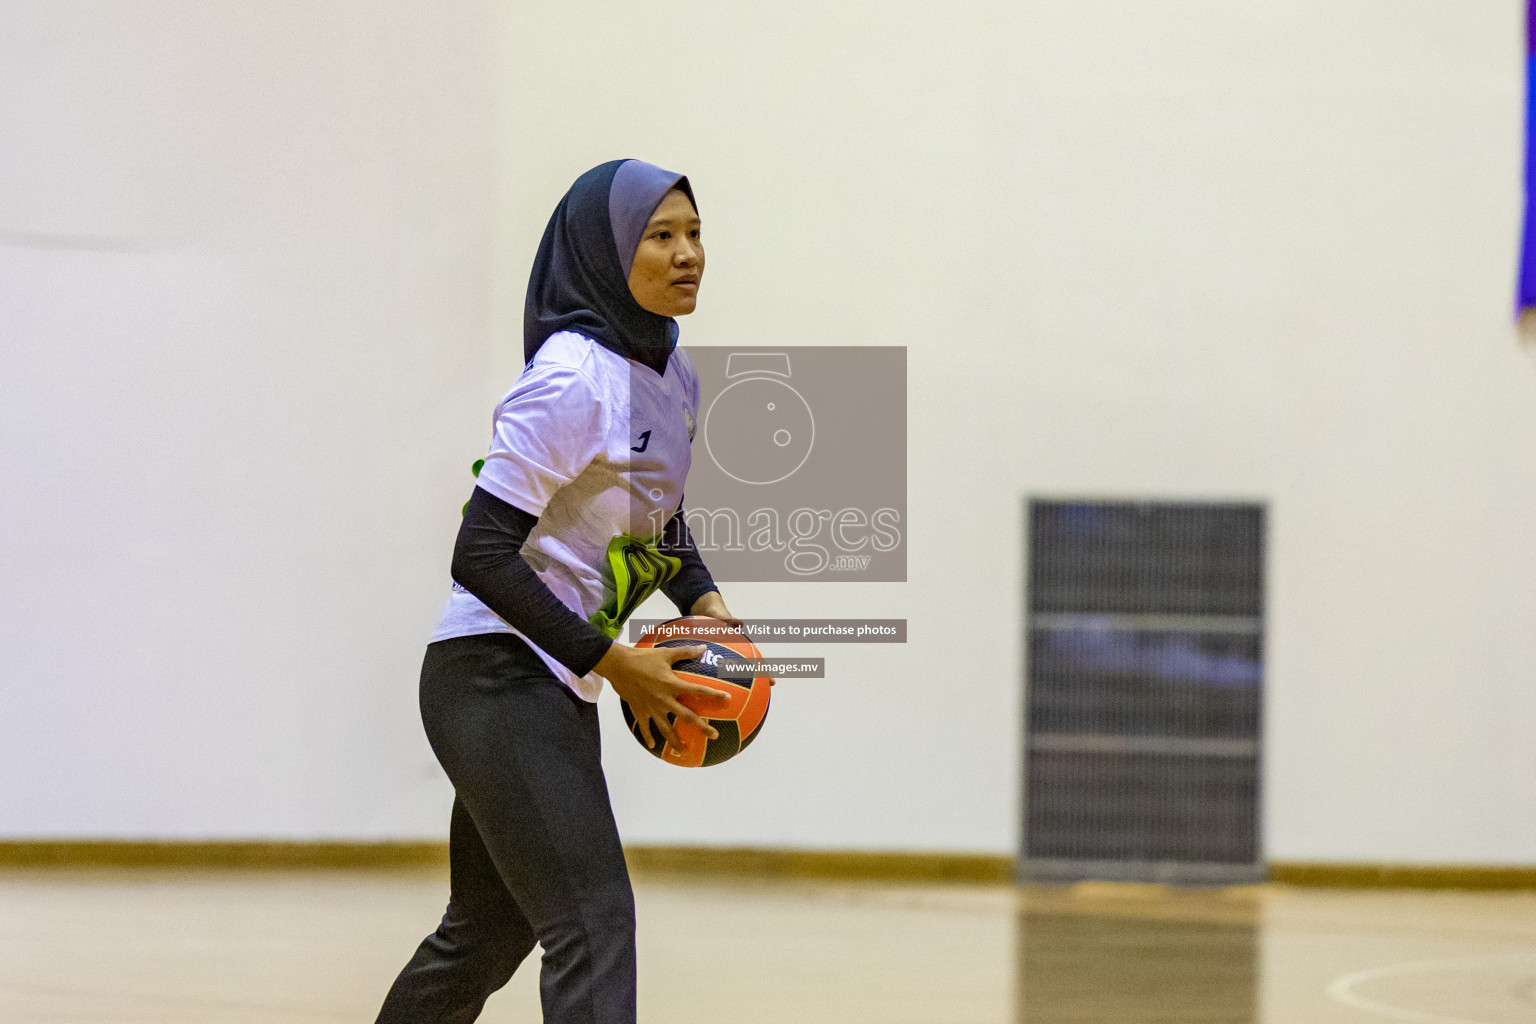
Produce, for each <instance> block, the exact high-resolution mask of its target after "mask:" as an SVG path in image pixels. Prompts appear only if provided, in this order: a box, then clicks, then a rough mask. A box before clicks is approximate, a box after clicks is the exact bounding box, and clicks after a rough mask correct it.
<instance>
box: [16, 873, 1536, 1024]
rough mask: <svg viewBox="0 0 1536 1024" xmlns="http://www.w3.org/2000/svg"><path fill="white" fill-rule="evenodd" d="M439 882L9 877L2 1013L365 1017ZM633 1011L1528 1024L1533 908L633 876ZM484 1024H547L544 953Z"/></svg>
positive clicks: (648, 1016)
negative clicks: (637, 928)
mask: <svg viewBox="0 0 1536 1024" xmlns="http://www.w3.org/2000/svg"><path fill="white" fill-rule="evenodd" d="M445 883H446V880H445V879H444V878H443V877H442V876H441V875H439V874H437V873H395V874H391V873H382V872H380V873H363V872H359V873H348V872H341V871H336V872H315V873H307V874H305V873H279V872H272V873H260V872H243V873H242V872H214V871H207V872H186V871H182V872H172V871H141V872H136V873H135V872H66V871H52V872H42V871H12V872H9V873H3V874H0V1021H5V1022H7V1024H11V1022H14V1024H77V1022H78V1024H86V1022H89V1024H149V1022H154V1024H211V1022H219V1024H222V1022H231V1024H256V1022H263V1024H266V1022H272V1024H321V1022H325V1024H331V1022H341V1021H365V1020H370V1019H372V1015H373V1013H374V1011H375V1009H376V1008H377V1004H378V1001H379V999H380V998H381V997H382V995H383V992H384V989H385V988H386V987H387V986H388V984H389V982H390V980H391V979H392V977H393V975H394V973H395V971H396V970H398V969H399V967H400V965H401V964H402V963H403V962H404V960H405V958H406V957H407V956H408V955H409V954H410V951H411V950H412V948H413V947H414V946H415V943H416V942H417V941H418V940H419V939H420V937H421V935H422V934H423V933H424V932H426V931H427V930H428V929H429V928H430V927H431V926H432V924H433V923H435V920H436V917H437V915H438V914H439V913H440V912H441V904H442V901H443V898H444V895H445ZM637 895H638V902H639V909H640V920H641V932H640V942H641V974H642V982H641V1007H642V1013H641V1019H642V1020H646V1021H653V1022H660V1021H667V1020H673V1021H675V1020H685V1021H686V1020H711V1021H723V1022H730V1024H767V1022H770V1021H771V1022H775V1024H823V1022H826V1024H833V1022H835V1024H865V1022H868V1024H875V1022H879V1024H1110V1022H1113V1024H1141V1022H1168V1024H1174V1022H1185V1024H1208V1022H1210V1024H1214V1022H1232V1024H1237V1022H1245V1024H1246V1022H1249V1021H1254V1022H1264V1024H1350V1022H1357V1024H1363V1022H1367V1021H1383V1020H1399V1021H1416V1022H1418V1024H1515V1022H1524V1024H1532V1022H1536V894H1503V895H1491V894H1473V893H1405V892H1380V893H1373V892H1342V891H1341V892H1328V891H1322V890H1298V889H1287V888H1283V887H1277V886H1262V887H1242V888H1236V889H1223V890H1204V891H1175V890H1167V889H1163V888H1160V887H1155V886H1122V885H1102V884H1084V885H1079V886H1074V887H1070V888H1045V887H1040V888H1029V889H1012V888H1007V887H984V886H954V887H902V886H892V885H853V884H832V883H804V882H799V883H770V882H724V881H720V880H701V881H690V880H687V879H680V878H676V877H646V878H640V879H638V880H637ZM481 1019H482V1020H484V1021H486V1022H489V1024H509V1022H526V1024H532V1022H537V1021H538V1020H539V1010H538V995H537V971H536V964H534V963H532V962H530V963H529V964H527V965H525V967H524V968H523V970H521V971H519V972H518V975H517V976H516V977H515V978H514V979H513V981H512V984H511V985H509V986H508V987H507V989H506V990H505V991H503V992H502V993H500V994H498V995H497V996H496V998H494V999H493V1000H492V1001H491V1003H490V1005H489V1006H488V1007H487V1010H486V1013H485V1015H484V1017H482V1018H481Z"/></svg>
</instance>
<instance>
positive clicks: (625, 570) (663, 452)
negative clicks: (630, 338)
mask: <svg viewBox="0 0 1536 1024" xmlns="http://www.w3.org/2000/svg"><path fill="white" fill-rule="evenodd" d="M698 411H699V378H698V375H697V373H695V371H694V368H693V360H692V359H690V358H689V357H688V355H687V353H685V352H684V351H683V350H682V349H673V350H672V354H671V356H670V357H669V358H668V360H667V367H666V373H665V374H657V373H656V372H655V371H654V370H652V369H651V368H650V367H647V366H643V365H641V364H640V363H637V362H633V361H631V360H629V359H625V358H624V357H623V356H621V355H619V354H618V353H617V352H614V351H612V350H610V349H607V348H604V347H603V346H602V345H600V344H598V343H597V342H595V341H593V340H592V339H591V338H588V337H585V336H584V335H580V334H576V333H574V332H571V331H562V332H560V333H559V334H554V335H551V336H550V337H549V339H548V340H547V341H545V342H544V344H543V345H542V346H541V347H540V348H539V351H538V352H537V353H535V355H534V357H533V360H532V361H531V362H530V363H529V364H528V365H527V366H525V367H524V368H523V373H522V376H520V377H519V378H518V380H517V384H516V385H515V386H514V387H513V388H512V390H511V391H510V392H508V393H507V395H506V397H505V398H503V399H502V400H501V401H500V403H498V404H497V406H496V413H495V417H494V421H493V426H492V436H491V448H490V451H489V452H488V453H487V454H486V456H485V466H484V467H483V468H482V469H481V470H480V476H479V481H478V483H479V486H480V487H482V488H484V489H485V490H486V491H488V492H490V493H491V494H493V495H495V496H496V497H498V498H500V499H501V500H502V501H505V502H507V503H508V504H511V505H515V506H517V507H518V508H520V509H522V510H523V511H525V512H529V513H531V514H533V515H536V516H538V517H539V522H538V525H537V526H536V527H534V529H533V532H532V533H530V534H529V535H528V540H527V542H526V543H525V544H524V545H523V559H524V560H525V561H527V563H528V564H529V566H531V567H532V568H533V570H534V572H536V573H538V575H539V578H540V579H541V580H543V581H544V584H545V585H546V586H547V587H549V589H550V590H551V591H552V592H553V593H554V595H555V596H556V597H557V598H559V599H560V600H561V601H563V602H564V603H565V605H566V606H567V607H568V608H570V609H572V610H573V611H575V612H576V613H577V614H578V615H580V616H581V617H582V618H584V619H586V620H588V621H589V622H592V623H593V624H594V625H595V626H597V627H598V628H599V629H600V630H602V631H603V632H605V633H607V634H608V635H609V636H614V637H617V635H618V632H619V627H620V626H621V625H622V623H623V620H624V619H625V618H626V617H627V616H628V615H629V613H630V612H632V611H633V610H634V608H635V606H636V605H638V604H639V603H640V601H642V600H644V599H645V597H647V596H649V594H650V593H652V592H653V591H654V590H655V589H656V586H657V583H656V581H655V580H654V579H652V578H649V577H648V574H649V573H652V572H653V571H654V570H655V568H656V567H657V562H656V559H657V558H658V557H661V556H658V555H657V553H656V550H655V546H656V541H657V540H658V539H659V538H660V535H661V532H662V529H663V528H664V527H665V526H666V523H667V520H669V519H671V518H672V515H673V513H674V512H676V511H677V508H678V505H679V504H680V503H681V501H682V497H683V484H684V481H686V480H687V478H688V467H689V465H690V463H691V461H692V454H691V451H690V442H691V441H692V439H693V432H694V423H695V422H696V420H697V417H698ZM661 575H663V576H665V575H666V573H662V574H661ZM476 633H515V634H517V635H518V636H522V634H521V633H518V631H517V630H516V629H513V628H512V627H511V626H509V625H508V624H507V623H506V621H505V620H503V619H502V618H501V617H500V616H498V615H497V614H496V613H495V612H493V611H491V610H490V609H489V608H487V607H486V606H485V604H483V603H482V602H481V601H480V600H479V598H477V597H475V596H474V595H473V594H471V593H470V592H469V591H467V590H465V589H464V588H463V587H461V586H459V585H458V584H457V583H455V584H454V586H453V592H452V594H451V595H450V596H449V598H448V605H447V607H446V608H444V609H443V615H442V618H441V619H440V620H439V621H438V624H437V629H436V630H435V631H434V632H433V634H432V639H433V640H447V639H449V638H450V637H456V636H469V635H472V634H476ZM523 639H524V640H528V638H527V637H523ZM528 644H529V646H530V647H532V648H533V649H534V651H536V652H537V653H538V655H539V657H540V658H541V659H543V661H544V663H545V664H546V665H548V666H549V670H550V671H551V672H553V673H554V674H555V677H556V678H557V679H559V680H561V681H562V682H564V683H565V684H566V685H567V686H569V687H570V688H571V689H573V690H575V691H576V693H577V694H579V695H580V696H581V697H582V698H584V699H585V700H588V701H594V702H595V701H596V700H597V696H598V694H599V693H601V692H602V687H603V680H602V677H601V676H599V675H597V674H596V673H595V672H590V673H588V674H587V675H585V676H580V677H578V676H577V675H576V674H575V673H573V672H572V671H571V670H570V669H568V668H566V667H565V666H564V665H562V664H560V663H559V662H558V661H556V660H555V659H554V658H553V657H552V656H551V655H549V654H547V653H545V652H544V651H542V650H540V649H539V647H538V645H537V644H535V643H533V642H532V641H531V640H528Z"/></svg>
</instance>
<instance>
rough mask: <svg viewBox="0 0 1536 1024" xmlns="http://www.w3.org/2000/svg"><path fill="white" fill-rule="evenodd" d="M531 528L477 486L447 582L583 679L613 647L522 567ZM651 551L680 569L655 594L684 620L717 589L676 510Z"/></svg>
mask: <svg viewBox="0 0 1536 1024" xmlns="http://www.w3.org/2000/svg"><path fill="white" fill-rule="evenodd" d="M538 522H539V518H538V516H535V515H534V514H532V513H531V512H525V511H524V510H523V509H520V508H518V507H517V506H516V505H512V504H509V503H508V502H505V501H502V500H501V499H500V498H498V497H496V496H495V495H494V494H491V493H490V492H489V491H486V490H484V489H483V488H480V487H476V488H475V491H474V493H473V494H472V495H470V499H469V504H468V505H467V506H465V509H464V521H463V522H462V523H461V524H460V526H459V536H458V539H457V541H455V543H454V546H453V566H452V573H453V579H454V581H455V582H456V583H458V584H459V585H460V586H461V587H463V588H464V589H465V590H467V591H469V592H470V593H471V594H473V595H474V596H475V597H477V598H479V600H480V601H481V602H482V603H484V604H485V606H486V607H487V608H489V609H490V610H491V611H493V612H495V613H496V614H497V615H498V616H500V617H501V618H502V619H503V620H504V621H505V622H506V623H507V624H508V625H511V626H513V627H515V628H516V629H517V630H518V632H520V633H522V634H523V635H524V636H526V637H527V638H528V639H530V640H532V641H533V642H534V643H535V644H537V645H538V646H539V647H540V648H542V649H543V650H545V651H547V652H548V653H549V654H550V655H552V656H553V657H554V658H555V660H557V661H559V662H560V664H562V665H564V666H565V667H566V668H568V669H570V670H571V671H572V672H574V673H575V674H576V675H578V676H584V675H586V674H587V673H588V672H590V671H592V669H593V668H594V667H596V665H597V663H598V662H599V661H601V660H602V657H603V655H604V654H606V653H608V648H609V647H610V646H611V645H612V643H613V641H611V640H610V639H609V638H608V637H606V636H604V635H603V634H602V633H601V632H599V631H598V630H597V628H596V627H594V626H593V625H592V624H591V623H589V622H587V621H586V620H585V619H583V618H582V617H581V616H580V615H578V614H577V613H576V612H574V611H572V610H571V609H570V608H568V607H566V605H565V603H564V602H563V601H561V600H560V599H559V598H558V597H556V596H555V595H554V594H553V593H552V592H551V591H550V589H549V587H547V586H545V585H544V581H543V580H541V579H539V576H538V574H537V573H535V572H534V571H533V569H532V568H531V567H530V566H529V565H528V563H527V562H525V561H524V560H523V557H522V548H523V542H524V541H526V540H527V539H528V535H529V534H530V533H532V532H533V528H534V527H535V526H537V525H538ZM658 546H659V547H660V549H661V550H662V551H663V552H664V553H665V554H668V555H671V556H672V557H674V558H677V559H679V560H680V561H681V562H682V563H683V564H682V569H681V570H680V571H679V572H678V573H677V575H675V576H674V577H673V578H672V579H671V580H669V581H668V582H667V584H666V585H665V586H663V587H662V592H663V593H665V594H666V595H667V597H668V598H669V599H670V600H671V601H672V603H673V604H675V605H677V607H678V610H679V611H680V612H681V613H682V614H684V615H687V614H688V611H689V609H691V608H692V607H693V603H694V602H695V601H697V600H698V599H699V598H700V597H701V596H702V595H704V594H706V593H708V592H709V591H711V590H714V589H716V588H715V584H714V580H713V579H711V578H710V575H709V570H708V569H707V568H705V566H704V561H703V559H701V558H700V557H699V552H698V549H697V548H696V547H695V546H694V543H693V537H692V536H691V535H690V534H689V532H688V524H687V523H686V522H684V520H683V516H682V510H681V509H679V510H678V512H677V513H676V514H675V515H674V516H673V517H672V518H671V519H670V520H668V521H667V525H666V528H665V530H663V533H662V539H661V542H660V544H659V545H658Z"/></svg>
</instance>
